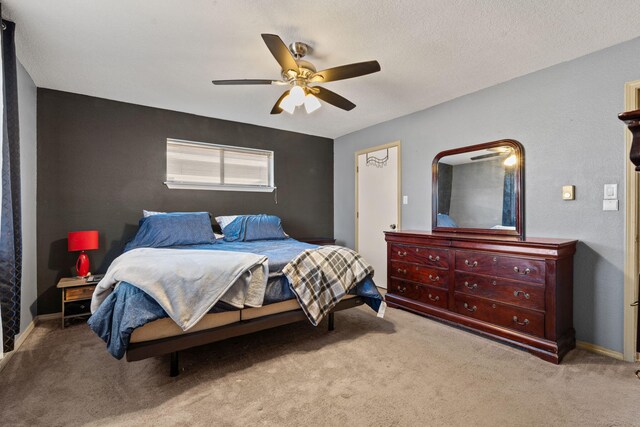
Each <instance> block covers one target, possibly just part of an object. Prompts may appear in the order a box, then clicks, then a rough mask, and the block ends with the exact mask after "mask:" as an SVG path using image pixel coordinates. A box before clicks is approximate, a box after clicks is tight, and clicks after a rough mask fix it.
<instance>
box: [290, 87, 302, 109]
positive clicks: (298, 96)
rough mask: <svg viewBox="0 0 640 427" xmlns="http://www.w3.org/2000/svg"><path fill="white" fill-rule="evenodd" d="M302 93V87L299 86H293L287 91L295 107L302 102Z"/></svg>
mask: <svg viewBox="0 0 640 427" xmlns="http://www.w3.org/2000/svg"><path fill="white" fill-rule="evenodd" d="M304 95H305V93H304V89H302V88H301V87H300V86H294V87H293V88H291V91H290V92H289V97H290V98H291V100H292V101H293V103H294V104H295V106H296V107H299V106H301V105H302V104H303V103H304Z"/></svg>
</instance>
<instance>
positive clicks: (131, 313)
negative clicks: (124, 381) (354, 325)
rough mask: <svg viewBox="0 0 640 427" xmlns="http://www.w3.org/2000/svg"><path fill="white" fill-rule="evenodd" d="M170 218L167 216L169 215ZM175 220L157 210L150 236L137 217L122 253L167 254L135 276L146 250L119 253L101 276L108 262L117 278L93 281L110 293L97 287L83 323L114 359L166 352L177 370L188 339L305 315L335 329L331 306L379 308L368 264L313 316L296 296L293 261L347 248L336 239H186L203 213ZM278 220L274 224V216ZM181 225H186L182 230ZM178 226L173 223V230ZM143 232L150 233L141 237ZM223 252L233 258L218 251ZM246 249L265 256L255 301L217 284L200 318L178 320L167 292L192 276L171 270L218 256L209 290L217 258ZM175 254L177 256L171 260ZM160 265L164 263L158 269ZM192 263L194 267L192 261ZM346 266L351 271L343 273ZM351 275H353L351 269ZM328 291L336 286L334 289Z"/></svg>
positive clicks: (195, 341)
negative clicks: (329, 242)
mask: <svg viewBox="0 0 640 427" xmlns="http://www.w3.org/2000/svg"><path fill="white" fill-rule="evenodd" d="M167 220H169V221H168V222H167ZM175 220H176V218H175V217H174V218H173V219H171V218H160V217H156V219H154V220H153V221H154V222H155V223H161V224H162V226H161V227H160V232H158V229H159V228H158V227H157V224H156V225H153V224H152V225H153V227H152V228H153V230H152V231H153V233H151V235H152V238H151V239H149V238H148V235H149V230H148V229H149V227H148V226H149V223H150V222H151V221H147V220H146V219H143V220H141V226H140V230H139V231H138V234H137V235H136V237H135V238H134V239H133V241H132V243H130V244H128V245H127V247H126V249H125V253H124V254H123V255H122V256H121V257H122V258H124V257H125V256H127V255H128V256H133V255H135V254H138V255H140V254H143V255H144V256H146V257H151V258H153V259H155V258H159V259H162V257H165V258H164V261H159V263H158V265H157V266H155V267H152V266H151V265H148V266H146V268H147V270H146V271H147V273H145V274H144V275H143V276H142V278H139V277H140V276H135V274H134V275H131V270H137V269H138V267H139V266H140V265H141V264H148V263H147V262H144V260H148V259H150V258H138V259H137V260H136V264H134V266H133V267H131V265H129V264H123V265H124V266H122V265H120V268H118V267H117V264H118V259H116V261H114V263H113V264H112V266H111V267H110V268H109V271H108V272H107V276H105V279H106V278H107V277H109V276H110V272H111V271H112V270H113V271H115V272H116V273H114V274H111V276H113V277H112V279H111V281H112V283H115V284H112V285H109V284H108V283H107V284H103V282H101V283H100V284H99V286H98V287H97V288H96V294H98V293H99V289H98V288H100V287H101V286H100V285H103V286H102V289H103V291H104V290H106V291H107V292H106V293H107V295H106V296H105V295H103V296H102V297H98V296H97V295H96V294H94V300H93V301H92V312H93V315H92V316H91V318H90V319H89V321H88V324H89V326H90V328H91V329H92V330H93V331H94V332H95V333H96V334H97V335H98V336H99V337H100V338H102V339H103V340H104V341H105V343H106V345H107V350H108V351H109V352H110V353H111V354H112V355H113V356H114V357H116V358H118V359H121V358H123V357H125V356H126V360H127V361H137V360H142V359H146V358H149V357H156V356H161V355H166V354H170V355H171V363H170V375H171V376H175V375H178V373H179V372H180V370H179V358H178V355H179V353H178V352H179V351H182V350H185V349H188V348H191V347H196V346H200V345H204V344H208V343H212V342H216V341H220V340H224V339H227V338H231V337H235V336H240V335H245V334H249V333H253V332H257V331H260V330H264V329H268V328H272V327H276V326H281V325H285V324H289V323H293V322H298V321H305V320H307V321H309V320H310V321H311V323H313V324H316V325H317V324H318V322H319V321H320V320H321V319H322V318H323V317H327V319H328V322H327V323H328V329H329V330H333V328H334V313H335V312H336V311H340V310H346V309H350V308H353V307H357V306H359V305H363V304H367V305H369V306H370V307H371V308H372V309H373V310H375V311H382V310H383V309H384V308H382V310H381V306H382V304H383V298H382V296H381V295H380V293H379V292H378V290H377V288H376V286H375V284H374V282H373V279H372V276H373V271H372V270H370V271H365V272H361V276H362V275H363V276H364V277H363V278H361V277H358V279H360V280H357V282H356V283H353V286H350V287H349V289H348V290H347V291H346V292H345V294H344V295H339V298H334V299H335V302H334V303H332V304H330V305H328V306H327V307H326V308H327V310H326V312H325V313H315V316H312V314H313V313H310V309H309V307H308V305H309V304H308V301H305V298H304V295H302V296H301V292H300V289H299V288H296V287H295V286H293V285H292V283H291V280H293V281H296V280H297V279H296V276H295V275H294V274H292V271H293V270H294V268H293V267H292V266H293V265H298V264H296V263H297V262H299V261H300V260H302V258H304V256H318V254H320V253H321V252H322V251H324V252H327V253H330V254H332V255H333V254H335V253H339V251H341V250H342V251H345V250H346V249H344V248H338V247H335V246H325V247H322V248H321V247H319V246H317V245H312V244H308V243H304V242H300V241H297V240H295V239H292V238H290V237H288V236H287V235H286V234H284V233H280V232H279V231H278V232H276V233H275V234H273V233H267V234H266V235H264V236H263V235H260V236H259V237H267V238H264V239H258V240H248V241H246V240H245V239H244V238H242V239H235V240H234V239H233V238H230V239H229V240H231V241H227V240H224V239H220V238H216V237H215V236H213V237H211V236H208V235H207V236H206V237H205V238H204V239H203V238H200V237H197V238H195V239H194V238H193V236H190V237H188V238H187V239H186V240H185V239H183V237H184V235H185V233H189V232H193V231H194V229H196V230H197V229H198V227H200V228H201V230H203V232H205V234H206V231H207V230H206V226H205V225H203V224H204V222H203V221H204V219H203V218H200V219H199V221H200V224H198V225H197V226H194V225H193V221H191V222H190V220H187V221H186V222H185V219H184V218H178V221H177V222H176V221H175ZM236 222H237V221H236ZM277 222H278V224H279V219H278V220H277ZM185 225H186V228H185ZM236 225H237V224H236ZM154 227H155V228H154ZM209 227H210V225H209ZM246 228H247V229H243V230H241V231H242V233H244V234H246V235H249V234H250V233H251V230H250V229H251V227H250V226H247V227H246ZM167 229H169V230H168V232H169V233H171V234H172V235H178V236H180V238H179V239H175V238H173V237H175V236H171V238H170V239H167V238H166V236H165V235H163V234H162V233H165V232H167ZM185 229H186V230H189V231H187V232H185V231H184V230H185ZM176 230H178V231H177V232H176ZM227 231H228V232H229V233H230V234H233V228H228V227H227ZM145 233H147V236H146V237H145V235H144V234H145ZM218 237H220V236H218ZM268 237H276V238H268ZM185 243H189V244H185ZM183 255H188V256H185V257H183V258H184V260H186V261H183V260H182V259H181V258H180V257H181V256H183ZM223 255H224V256H226V257H229V256H231V257H232V258H224V257H223V258H220V257H221V256H223ZM244 255H246V256H249V257H255V259H257V260H266V262H265V263H264V274H265V278H264V279H263V280H264V282H265V283H264V290H263V297H261V298H260V304H250V303H248V300H247V301H245V300H242V301H240V303H238V302H237V301H236V300H234V299H233V298H229V299H227V300H225V297H227V296H228V295H229V294H233V292H232V289H227V290H226V291H224V292H222V291H220V292H218V293H219V294H223V295H222V297H219V295H218V297H217V299H215V304H213V306H211V307H208V306H207V310H206V313H204V312H203V313H202V315H201V317H197V319H195V320H197V321H193V320H194V319H191V323H189V324H186V323H181V319H182V318H181V317H179V316H178V317H176V315H175V313H173V310H174V309H175V307H174V304H173V301H172V299H180V298H183V296H181V295H178V296H175V294H171V292H175V291H176V289H178V290H180V291H181V290H182V289H183V288H186V287H189V286H191V284H192V281H191V280H192V279H190V278H189V276H188V274H187V276H181V277H180V278H178V277H175V278H174V277H173V276H172V271H175V270H180V269H181V268H182V267H183V266H184V265H187V264H188V263H191V264H194V263H197V264H198V265H199V266H202V265H204V264H208V265H209V264H213V263H217V264H220V265H218V266H217V267H215V268H218V270H215V271H212V272H211V274H212V275H211V276H210V277H209V278H208V279H207V280H205V282H204V283H203V285H202V288H203V289H205V291H206V292H208V291H209V290H210V289H211V287H212V286H215V283H214V282H217V281H220V280H221V279H219V278H220V277H222V276H224V274H225V273H226V269H227V263H226V262H224V263H223V262H218V261H217V260H220V259H222V260H224V259H234V260H235V259H240V258H241V257H242V256H244ZM121 257H119V258H121ZM167 257H169V258H167ZM197 257H202V260H201V261H194V259H196V258H197ZM251 259H254V258H251ZM140 260H143V261H142V262H141V261H140ZM303 261H304V260H303ZM172 262H174V263H175V264H174V265H173V266H172V265H171V263H172ZM222 264H224V265H222ZM229 264H231V262H229ZM342 264H344V263H342ZM301 265H302V264H301ZM163 268H165V269H166V271H156V270H162V269H163ZM192 268H194V267H190V268H189V269H192ZM206 268H207V269H208V268H210V267H209V266H207V267H206ZM211 268H213V267H211ZM260 268H261V265H259V266H258V269H255V270H253V276H252V275H251V274H249V276H250V277H252V279H251V280H256V279H255V277H258V276H259V275H258V274H257V273H258V272H260ZM118 271H120V276H117V274H118V273H117V272H118ZM345 271H346V270H345ZM298 272H299V271H298ZM347 273H348V271H346V273H345V274H347ZM154 274H157V277H152V276H153V275H154ZM201 275H202V273H201V272H195V273H194V276H193V277H196V278H200V276H201ZM323 275H325V273H322V274H320V275H318V272H317V271H315V270H314V276H313V277H314V280H315V276H318V277H319V278H320V277H321V276H323ZM147 276H150V277H147ZM167 276H169V277H167ZM325 276H326V275H325ZM325 276H323V277H325ZM185 277H187V278H186V282H180V284H179V285H176V284H175V283H178V282H179V279H185ZM124 278H131V279H127V280H129V281H126V280H122V279H124ZM325 278H326V277H325ZM105 279H103V281H104V280H105ZM119 279H120V280H119ZM147 279H148V280H147ZM353 279H354V280H355V276H354V278H353ZM144 281H149V282H152V288H149V287H145V286H144V284H143V283H142V282H144ZM163 281H164V282H165V284H163V285H162V286H160V290H159V292H160V296H158V293H157V291H154V290H153V289H154V288H153V287H157V286H158V283H157V282H163ZM194 281H195V280H194ZM107 282H108V280H107ZM312 282H313V280H312ZM319 285H320V283H319V282H318V284H315V283H312V284H311V286H312V287H311V288H310V290H311V292H312V293H313V294H314V295H313V297H312V298H311V299H315V298H316V295H315V294H316V291H317V289H315V288H314V287H315V286H319ZM308 286H309V285H308V284H307V287H308ZM149 289H151V291H150V290H149ZM345 289H346V288H345ZM167 292H168V293H167ZM331 292H333V293H335V292H334V290H332V291H331ZM165 293H167V294H165ZM200 299H202V298H200ZM307 300H308V298H307ZM243 301H244V302H243ZM311 311H313V310H311ZM187 323H188V322H187Z"/></svg>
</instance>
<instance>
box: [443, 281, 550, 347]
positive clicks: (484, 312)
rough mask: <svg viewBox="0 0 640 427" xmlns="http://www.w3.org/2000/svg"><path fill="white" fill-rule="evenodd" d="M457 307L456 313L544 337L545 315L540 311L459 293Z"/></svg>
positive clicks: (456, 300) (456, 298) (456, 301)
mask: <svg viewBox="0 0 640 427" xmlns="http://www.w3.org/2000/svg"><path fill="white" fill-rule="evenodd" d="M455 306H456V312H458V313H460V314H462V315H465V316H469V317H473V318H475V319H479V320H484V321H486V322H490V323H493V324H496V325H500V326H504V327H507V328H510V329H515V330H518V331H521V332H525V333H527V334H530V335H535V336H539V337H544V314H543V313H540V312H538V311H531V310H525V309H522V308H516V307H513V306H508V305H504V304H500V303H498V302H492V301H489V300H483V299H481V298H474V297H471V296H468V295H464V294H460V293H458V292H456V294H455Z"/></svg>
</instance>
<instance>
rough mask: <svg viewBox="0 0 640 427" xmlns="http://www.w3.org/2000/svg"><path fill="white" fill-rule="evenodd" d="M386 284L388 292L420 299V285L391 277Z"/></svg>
mask: <svg viewBox="0 0 640 427" xmlns="http://www.w3.org/2000/svg"><path fill="white" fill-rule="evenodd" d="M388 286H389V289H388V292H389V293H392V294H396V295H398V296H401V297H404V298H409V299H414V300H418V299H420V285H416V284H415V283H408V282H402V281H400V280H394V279H392V280H391V283H390V284H389V285H388Z"/></svg>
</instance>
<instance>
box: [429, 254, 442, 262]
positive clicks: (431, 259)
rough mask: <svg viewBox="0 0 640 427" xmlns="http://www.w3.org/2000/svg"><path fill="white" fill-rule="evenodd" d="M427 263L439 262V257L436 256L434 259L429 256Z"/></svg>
mask: <svg viewBox="0 0 640 427" xmlns="http://www.w3.org/2000/svg"><path fill="white" fill-rule="evenodd" d="M429 261H433V262H438V261H440V256H439V255H436V257H435V258H434V257H432V256H431V255H429Z"/></svg>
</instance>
